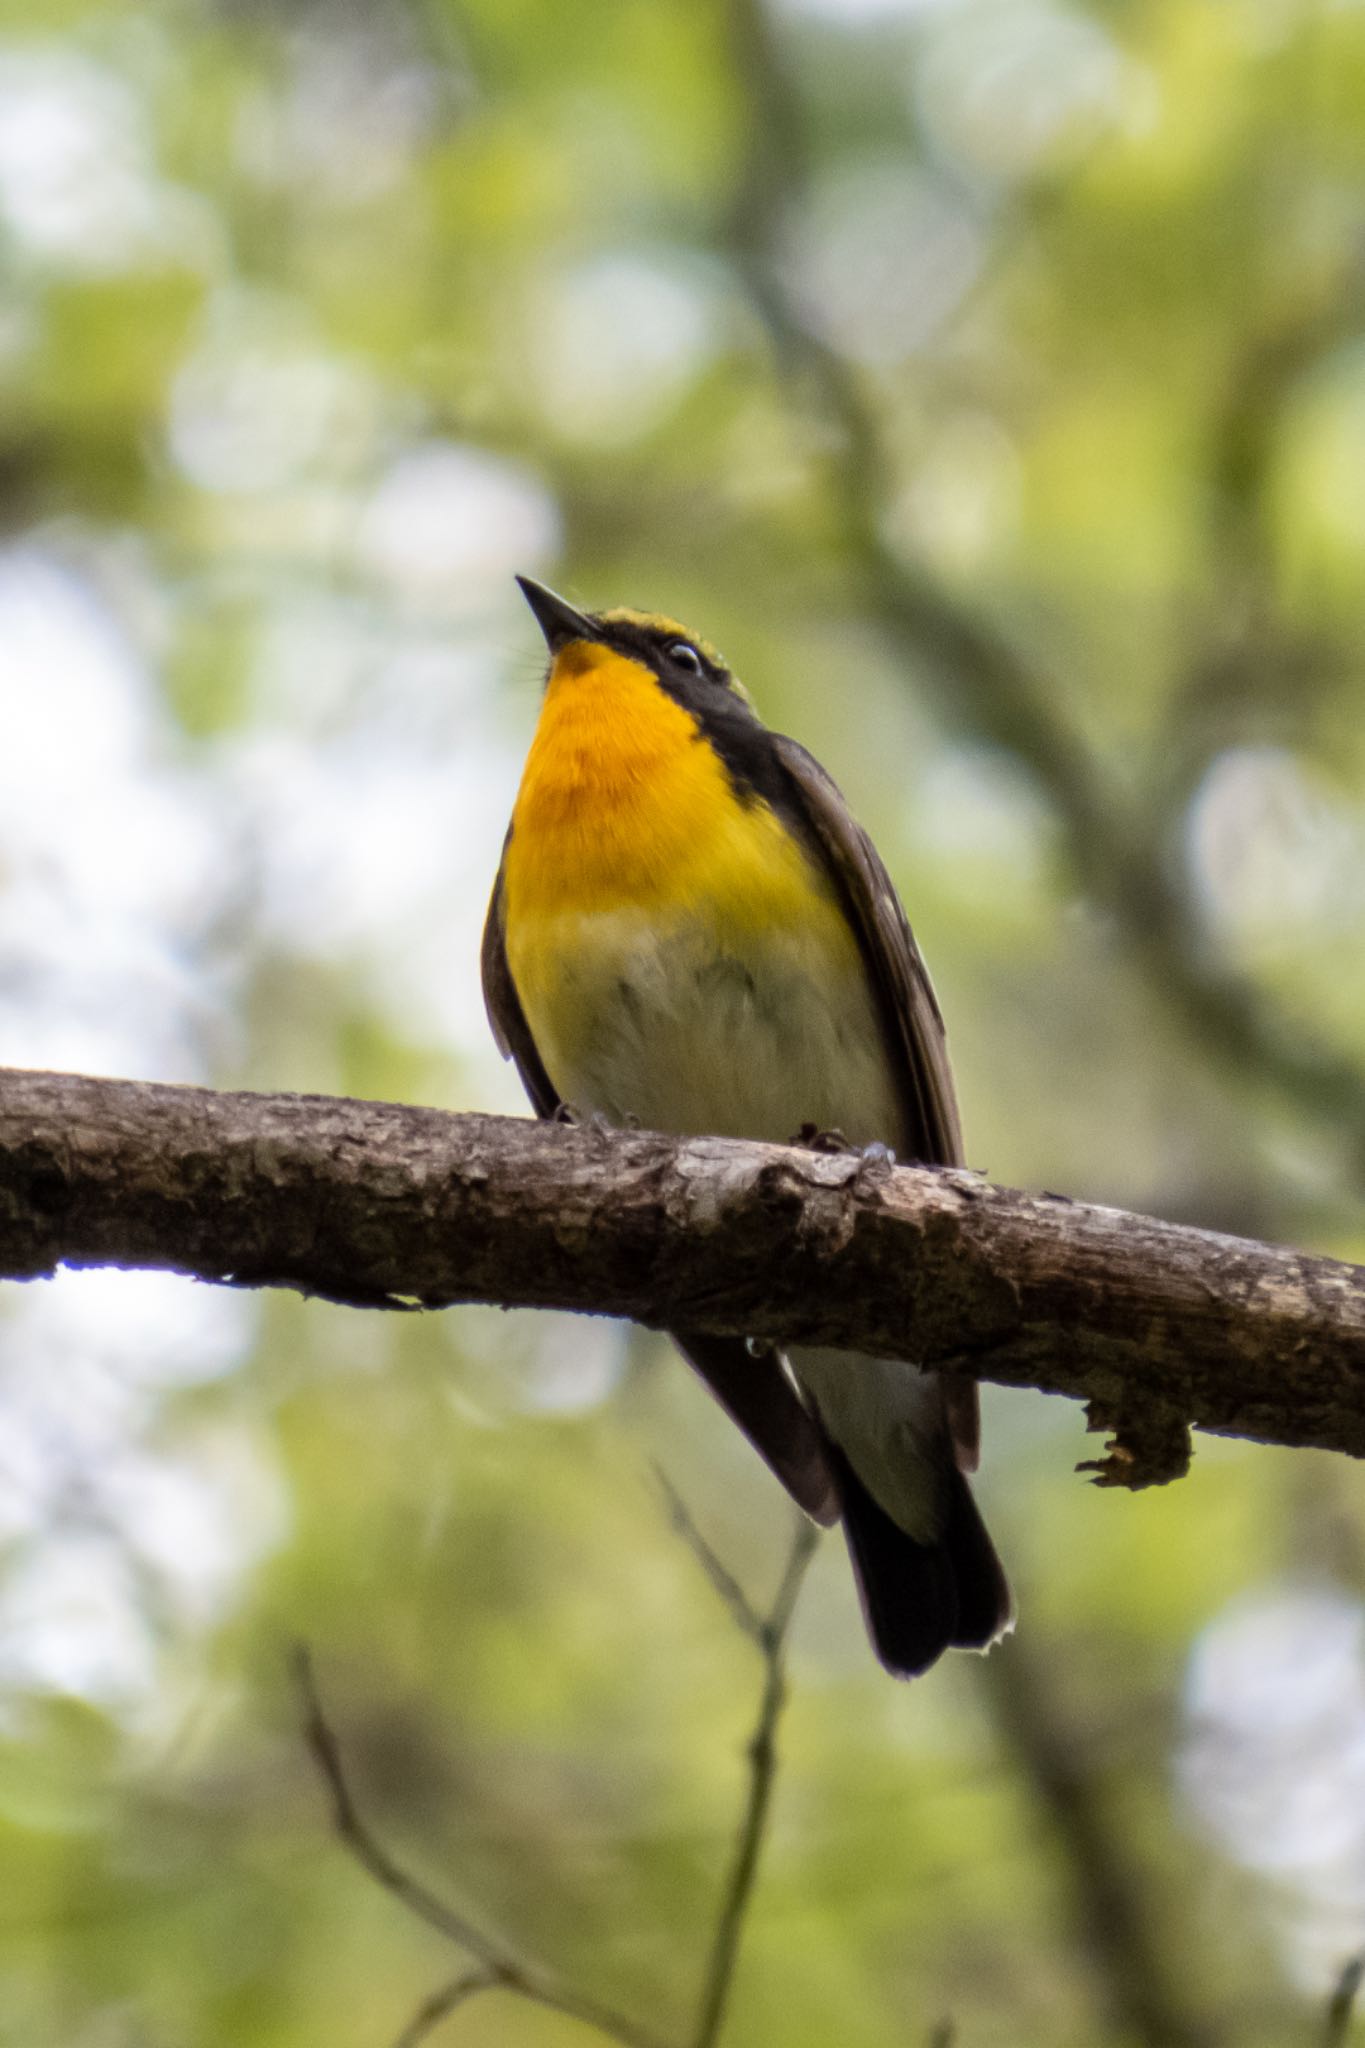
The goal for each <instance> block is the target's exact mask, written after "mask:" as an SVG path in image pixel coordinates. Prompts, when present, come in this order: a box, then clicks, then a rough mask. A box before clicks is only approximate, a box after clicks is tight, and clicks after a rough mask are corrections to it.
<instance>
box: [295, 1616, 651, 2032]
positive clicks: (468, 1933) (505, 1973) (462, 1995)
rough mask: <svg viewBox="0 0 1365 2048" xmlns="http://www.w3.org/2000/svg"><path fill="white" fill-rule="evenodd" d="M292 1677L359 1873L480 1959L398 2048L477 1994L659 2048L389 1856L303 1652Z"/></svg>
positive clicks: (434, 2001)
mask: <svg viewBox="0 0 1365 2048" xmlns="http://www.w3.org/2000/svg"><path fill="white" fill-rule="evenodd" d="M294 1674H295V1679H296V1682H297V1685H298V1688H299V1694H300V1698H301V1701H302V1705H303V1716H304V1721H303V1734H304V1741H305V1742H306V1743H307V1745H308V1750H309V1754H310V1755H311V1756H312V1758H313V1761H314V1763H315V1764H316V1765H317V1767H318V1772H319V1775H320V1776H321V1778H322V1781H323V1783H324V1785H325V1786H326V1788H327V1794H328V1798H329V1799H330V1801H331V1807H332V1821H333V1824H334V1826H335V1828H336V1831H337V1834H338V1835H339V1836H340V1837H341V1840H342V1841H343V1842H344V1843H345V1844H346V1847H347V1848H348V1849H349V1850H350V1852H351V1854H352V1855H353V1856H354V1857H355V1859H356V1861H357V1863H359V1865H360V1866H361V1868H362V1870H364V1871H366V1872H367V1873H368V1874H369V1876H370V1877H372V1878H373V1879H374V1881H375V1883H376V1884H377V1885H378V1886H379V1887H380V1888H381V1890H383V1891H386V1892H388V1893H389V1894H390V1895H391V1897H393V1898H395V1899H397V1901H398V1903H399V1904H400V1905H401V1906H403V1907H405V1908H406V1910H407V1911H408V1912H409V1913H411V1914H413V1915H414V1916H415V1917H416V1918H417V1919H418V1920H423V1921H425V1922H426V1924H427V1926H428V1927H433V1928H435V1930H436V1932H437V1933H438V1934H441V1935H444V1936H445V1938H446V1940H447V1941H449V1942H452V1943H453V1944H454V1945H455V1947H456V1948H460V1949H463V1950H464V1951H465V1953H466V1954H468V1955H471V1956H473V1957H475V1958H476V1959H477V1967H476V1968H474V1969H472V1970H467V1971H464V1972H462V1974H461V1975H460V1976H458V1977H455V1978H453V1979H452V1980H451V1982H450V1983H448V1984H447V1985H445V1986H444V1987H443V1988H442V1989H441V1990H439V1991H437V1992H435V1993H434V1994H433V1995H432V1996H431V1997H430V1998H429V1999H427V2000H426V2001H425V2002H424V2003H423V2004H422V2005H421V2006H420V2007H419V2008H418V2010H417V2012H416V2013H415V2014H414V2016H413V2018H412V2019H411V2021H410V2022H409V2023H408V2025H407V2026H406V2027H405V2028H404V2030H403V2032H402V2033H401V2034H400V2035H399V2037H398V2041H397V2042H396V2043H395V2048H412V2044H414V2043H416V2042H420V2041H421V2040H422V2039H423V2038H424V2037H425V2036H426V2035H427V2034H428V2033H430V2031H431V2029H432V2028H433V2027H435V2026H437V2025H439V2024H440V2022H441V2021H442V2020H444V2019H446V2018H448V2017H449V2015H450V2014H451V2013H453V2012H455V2011H457V2010H458V2008H459V2007H460V2006H461V2005H463V2004H465V2003H466V2001H467V2000H469V1999H470V1998H472V1997H474V1996H475V1995H476V1994H477V1993H478V1992H481V1991H494V1990H504V1991H510V1992H514V1993H515V1994H516V1995H517V1997H519V1998H525V1999H529V2000H530V2002H531V2003H532V2004H533V2005H543V2006H547V2007H549V2009H550V2010H551V2011H552V2012H562V2013H565V2014H566V2015H567V2016H568V2017H569V2018H571V2019H576V2020H581V2021H582V2022H583V2024H584V2026H587V2027H595V2028H596V2029H597V2031H598V2033H599V2034H604V2035H606V2037H607V2038H608V2039H609V2040H612V2041H616V2042H618V2043H619V2044H620V2048H662V2044H661V2041H660V2037H659V2036H658V2035H656V2034H651V2033H650V2032H649V2031H648V2029H647V2028H645V2027H641V2026H638V2025H637V2024H636V2022H635V2021H634V2020H632V2019H630V2018H628V2017H627V2016H626V2014H624V2013H619V2012H617V2011H616V2010H615V2009H614V2008H613V2007H612V2006H609V2005H605V2004H603V2003H602V2001H601V2000H600V1999H596V1998H591V1997H588V1996H586V1995H584V1994H583V1993H581V1992H577V1991H574V1990H572V1989H570V1988H569V1987H568V1986H567V1985H563V1984H560V1983H558V1982H557V1981H556V1980H555V1979H554V1978H553V1977H552V1976H551V1975H550V1974H549V1973H548V1972H547V1971H544V1970H541V1969H539V1968H538V1967H537V1966H535V1965H534V1964H531V1963H527V1962H524V1961H523V1960H522V1959H521V1958H520V1957H517V1956H515V1955H513V1953H512V1951H511V1950H510V1948H508V1947H506V1946H504V1945H503V1944H502V1943H501V1942H499V1941H498V1940H497V1939H496V1938H495V1937H494V1936H492V1935H490V1934H488V1933H487V1932H485V1930H484V1929H483V1928H482V1927H479V1926H477V1925H476V1924H475V1922H474V1921H472V1920H471V1919H469V1917H468V1916H467V1915H466V1914H464V1913H460V1912H457V1911H456V1909H455V1908H454V1907H453V1906H449V1905H447V1904H446V1902H445V1900H444V1899H441V1898H439V1897H438V1896H437V1894H436V1893H435V1892H433V1891H431V1890H430V1889H429V1888H428V1887H427V1886H426V1885H424V1884H423V1883H422V1882H421V1880H420V1879H419V1878H416V1877H414V1876H413V1875H412V1873H411V1872H410V1871H408V1870H405V1869H404V1867H403V1866H402V1864H400V1863H399V1862H398V1861H397V1860H396V1859H395V1858H394V1857H393V1856H391V1855H390V1854H389V1852H388V1850H387V1849H386V1848H385V1847H384V1845H383V1843H382V1842H381V1841H380V1840H379V1838H378V1837H377V1836H376V1835H375V1834H374V1833H373V1832H372V1830H371V1829H370V1827H369V1825H368V1824H367V1822H366V1821H364V1820H363V1819H362V1818H361V1815H360V1811H359V1809H358V1807H357V1806H356V1802H355V1795H354V1793H353V1792H352V1791H351V1785H350V1779H349V1778H348V1776H347V1773H346V1768H345V1765H344V1764H343V1762H342V1756H341V1745H340V1743H339V1742H338V1740H337V1737H336V1733H335V1730H334V1729H333V1727H332V1725H331V1723H330V1721H329V1720H328V1719H327V1716H326V1714H325V1713H324V1711H323V1706H322V1700H321V1697H320V1695H319V1693H318V1688H317V1680H316V1678H315V1677H314V1675H313V1665H312V1659H311V1658H310V1657H309V1655H308V1652H307V1651H306V1650H305V1649H302V1648H300V1649H299V1650H297V1651H296V1653H295V1659H294Z"/></svg>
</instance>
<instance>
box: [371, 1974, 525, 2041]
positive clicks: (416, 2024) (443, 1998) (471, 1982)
mask: <svg viewBox="0 0 1365 2048" xmlns="http://www.w3.org/2000/svg"><path fill="white" fill-rule="evenodd" d="M498 1982H499V1979H498V1977H497V1976H496V1974H495V1973H494V1972H493V1971H492V1970H465V1971H463V1972H462V1974H461V1975H460V1976H458V1977H452V1978H451V1980H450V1982H449V1983H448V1984H443V1985H442V1986H441V1988H440V1990H439V1991H433V1992H432V1994H431V1996H430V1998H426V1999H423V2001H422V2003H421V2005H419V2006H418V2008H417V2010H416V2012H415V2013H414V2014H413V2016H412V2018H411V2019H410V2020H409V2021H408V2023H407V2025H406V2026H405V2027H404V2029H403V2031H402V2033H401V2034H400V2035H399V2036H398V2038H397V2040H396V2041H395V2042H394V2044H393V2048H420V2044H421V2043H422V2042H423V2041H425V2040H426V2038H427V2036H428V2034H431V2033H434V2032H435V2030H436V2028H437V2027H439V2026H440V2024H441V2022H442V2020H448V2019H449V2018H450V2015H451V2014H452V2013H453V2012H458V2010H459V2008H460V2007H461V2006H462V2005H466V2004H468V2002H469V2000H470V1999H471V1998H474V1997H477V1995H478V1993H479V1992H480V1991H491V1990H492V1989H493V1987H494V1985H495V1984H497V1983H498Z"/></svg>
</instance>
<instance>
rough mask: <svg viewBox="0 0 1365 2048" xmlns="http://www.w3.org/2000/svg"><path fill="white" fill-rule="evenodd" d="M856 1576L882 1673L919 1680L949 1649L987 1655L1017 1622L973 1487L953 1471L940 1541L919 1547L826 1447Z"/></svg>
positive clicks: (840, 1455) (846, 1463)
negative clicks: (995, 1642)
mask: <svg viewBox="0 0 1365 2048" xmlns="http://www.w3.org/2000/svg"><path fill="white" fill-rule="evenodd" d="M831 1456H832V1458H833V1461H834V1465H835V1470H836V1475H837V1478H838V1483H839V1494H840V1501H841V1504H842V1508H843V1523H844V1535H845V1537H846V1539H847V1542H848V1552H849V1558H850V1561H851V1563H852V1565H853V1576H854V1579H855V1580H856V1582H857V1587H858V1594H859V1598H860V1599H861V1601H862V1606H863V1614H864V1616H865V1618H866V1621H867V1629H868V1634H869V1635H870V1636H871V1638H872V1643H873V1647H874V1649H875V1650H876V1652H877V1655H878V1657H879V1658H880V1659H881V1661H882V1663H883V1664H884V1665H885V1666H886V1668H887V1670H888V1671H890V1672H892V1673H893V1674H894V1675H895V1676H896V1677H899V1678H917V1677H919V1676H920V1674H921V1673H922V1672H925V1671H927V1670H928V1669H929V1667H930V1666H931V1665H932V1664H935V1663H937V1661H938V1659H939V1658H940V1657H941V1656H942V1655H943V1652H944V1651H945V1650H947V1649H950V1648H961V1649H969V1650H984V1649H987V1648H988V1647H989V1646H990V1644H991V1643H993V1642H994V1641H995V1640H996V1639H997V1637H999V1636H1001V1635H1003V1634H1004V1633H1005V1631H1006V1630H1007V1629H1008V1628H1009V1627H1010V1626H1011V1624H1012V1622H1013V1619H1014V1605H1013V1601H1012V1599H1011V1596H1010V1589H1009V1585H1008V1582H1007V1580H1006V1578H1005V1574H1004V1571H1003V1569H1002V1568H1001V1564H1000V1560H999V1558H998V1557H997V1556H996V1554H995V1546H994V1544H993V1543H992V1542H991V1539H990V1537H989V1536H988V1535H987V1533H986V1525H985V1523H984V1522H983V1521H982V1519H981V1515H980V1513H979V1511H978V1509H977V1505H976V1502H975V1501H974V1500H973V1499H972V1494H971V1488H970V1487H969V1486H968V1484H967V1481H966V1480H965V1479H964V1478H963V1476H962V1474H961V1473H960V1472H959V1471H958V1470H957V1469H956V1467H955V1466H953V1467H949V1468H948V1472H947V1477H946V1480H945V1485H946V1489H947V1500H946V1508H947V1513H946V1517H945V1520H944V1525H943V1530H942V1533H941V1535H940V1536H939V1537H938V1539H937V1540H936V1541H935V1542H932V1543H919V1542H917V1541H916V1540H915V1538H914V1537H913V1536H907V1535H906V1533H905V1531H904V1530H903V1529H902V1528H900V1527H899V1526H898V1524H897V1523H895V1522H893V1521H892V1519H891V1517H890V1515H888V1514H887V1512H886V1510H885V1509H884V1508H883V1507H881V1506H880V1505H879V1504H878V1503H877V1501H875V1500H874V1499H873V1497H872V1495H871V1494H870V1493H869V1492H868V1490H867V1488H866V1487H865V1486H864V1485H863V1483H862V1481H861V1479H859V1477H858V1475H857V1473H856V1472H855V1471H854V1470H853V1467H852V1465H850V1463H849V1461H848V1459H847V1457H846V1456H845V1454H844V1453H843V1452H842V1451H841V1450H839V1449H838V1447H837V1446H831Z"/></svg>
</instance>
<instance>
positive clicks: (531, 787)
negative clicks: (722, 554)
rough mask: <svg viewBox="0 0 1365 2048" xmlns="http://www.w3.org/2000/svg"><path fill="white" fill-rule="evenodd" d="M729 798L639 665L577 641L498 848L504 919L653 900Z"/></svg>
mask: <svg viewBox="0 0 1365 2048" xmlns="http://www.w3.org/2000/svg"><path fill="white" fill-rule="evenodd" d="M732 803H733V798H732V796H731V795H730V792H729V789H728V786H727V784H726V781H725V773H724V770H723V768H722V767H721V765H720V763H719V762H718V761H717V760H716V757H715V755H714V753H713V752H712V750H711V748H710V747H709V746H707V745H706V744H705V743H704V742H703V741H702V737H701V734H700V732H699V730H698V728H697V724H696V721H695V720H694V719H693V718H692V717H691V715H690V714H689V713H688V712H686V711H684V710H683V708H682V706H681V705H680V704H677V703H675V702H674V701H673V699H672V698H671V697H670V696H668V695H667V693H666V692H665V691H664V690H663V689H662V688H661V687H660V685H659V683H658V682H657V681H656V679H655V678H654V676H653V675H651V673H650V671H649V670H648V669H647V668H645V667H643V666H642V664H641V663H639V662H635V661H631V660H629V659H628V658H627V657H626V656H624V655H619V654H614V653H613V652H612V651H611V650H610V649H609V648H606V647H601V646H598V645H595V644H592V643H589V642H587V641H582V640H575V641H572V642H571V643H570V644H569V645H568V646H567V647H565V648H563V649H561V651H560V652H559V654H558V655H557V656H556V657H555V661H554V665H553V667H552V669H551V671H550V680H549V684H548V686H547V689H546V693H545V702H544V704H543V706H542V708H541V714H540V721H539V723H538V725H537V727H536V733H535V738H534V740H533V741H532V743H531V751H530V753H529V755H528V756H527V760H526V768H525V772H524V773H523V775H522V781H521V789H520V792H519V794H518V796H517V801H516V808H515V809H514V811H513V813H512V837H511V841H510V844H509V845H508V849H507V867H506V889H507V909H508V916H509V919H512V920H515V919H518V918H521V917H526V916H532V917H534V916H536V915H538V914H546V913H548V914H551V915H554V914H555V913H558V912H569V913H575V912H593V911H599V910H610V909H614V908H621V907H625V906H626V905H629V904H651V903H659V902H661V901H664V900H666V899H667V898H669V897H672V896H674V895H676V893H677V891H678V889H679V887H680V886H681V885H682V884H683V882H684V878H685V876H686V874H687V872H688V870H689V868H690V865H691V862H690V859H689V849H691V850H695V848H696V846H697V840H698V835H699V834H702V835H704V834H705V832H706V829H707V827H708V825H709V824H713V823H714V822H715V820H716V819H717V817H718V816H719V815H720V813H721V807H722V806H724V807H728V806H729V805H730V804H732Z"/></svg>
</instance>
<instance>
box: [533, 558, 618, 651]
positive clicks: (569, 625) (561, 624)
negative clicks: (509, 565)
mask: <svg viewBox="0 0 1365 2048" xmlns="http://www.w3.org/2000/svg"><path fill="white" fill-rule="evenodd" d="M517 582H518V584H519V585H520V587H521V594H522V596H523V597H524V598H525V599H526V602H527V604H529V605H530V607H531V610H532V611H533V612H534V613H535V615H536V624H537V625H538V626H539V627H540V630H541V632H542V633H543V634H544V635H545V645H546V646H547V647H548V648H549V650H550V652H551V654H554V653H556V652H557V651H558V649H559V648H561V647H564V646H566V645H567V644H568V642H569V641H570V640H596V639H598V638H599V637H600V636H599V633H598V629H597V627H596V626H594V624H593V622H592V620H591V619H590V618H588V617H586V616H585V614H584V613H582V612H576V611H575V610H574V608H573V606H572V605H571V604H570V603H569V601H568V599H567V598H563V597H556V595H555V593H554V591H553V590H547V589H546V588H545V585H544V584H543V583H533V582H532V580H531V578H530V577H529V576H518V578H517Z"/></svg>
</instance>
